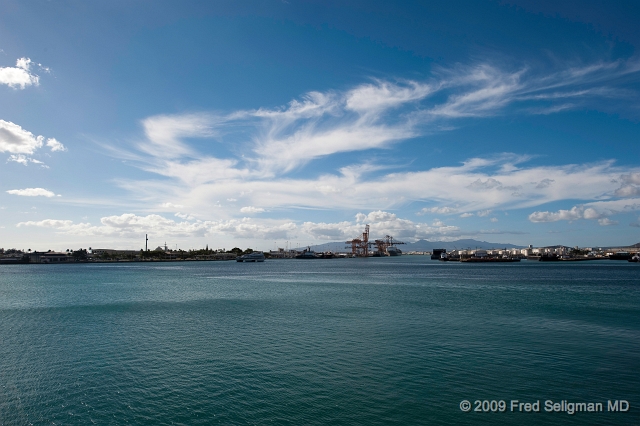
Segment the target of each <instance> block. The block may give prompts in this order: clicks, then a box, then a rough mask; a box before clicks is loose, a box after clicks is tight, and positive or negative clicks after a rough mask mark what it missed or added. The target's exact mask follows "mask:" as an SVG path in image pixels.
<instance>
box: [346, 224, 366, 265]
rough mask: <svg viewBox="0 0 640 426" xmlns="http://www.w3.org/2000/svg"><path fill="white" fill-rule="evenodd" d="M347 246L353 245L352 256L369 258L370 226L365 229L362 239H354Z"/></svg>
mask: <svg viewBox="0 0 640 426" xmlns="http://www.w3.org/2000/svg"><path fill="white" fill-rule="evenodd" d="M347 244H351V254H353V255H354V256H355V257H368V256H369V225H367V226H365V227H364V232H363V233H362V237H361V238H354V239H353V240H351V241H347Z"/></svg>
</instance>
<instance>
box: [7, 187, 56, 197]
mask: <svg viewBox="0 0 640 426" xmlns="http://www.w3.org/2000/svg"><path fill="white" fill-rule="evenodd" d="M6 192H7V194H12V195H21V196H23V197H55V196H56V194H55V193H53V192H51V191H49V190H47V189H44V188H25V189H11V190H9V191H6Z"/></svg>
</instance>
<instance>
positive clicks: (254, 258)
mask: <svg viewBox="0 0 640 426" xmlns="http://www.w3.org/2000/svg"><path fill="white" fill-rule="evenodd" d="M264 259H265V258H264V253H263V252H261V251H254V252H253V253H248V254H243V255H242V256H238V257H236V262H264Z"/></svg>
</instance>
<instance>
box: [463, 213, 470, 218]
mask: <svg viewBox="0 0 640 426" xmlns="http://www.w3.org/2000/svg"><path fill="white" fill-rule="evenodd" d="M471 216H473V213H462V214H461V215H460V217H462V218H464V217H471Z"/></svg>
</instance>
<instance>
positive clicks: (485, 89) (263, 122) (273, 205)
mask: <svg viewBox="0 0 640 426" xmlns="http://www.w3.org/2000/svg"><path fill="white" fill-rule="evenodd" d="M639 71H640V67H639V66H638V63H636V62H633V61H626V62H625V61H615V62H609V63H605V62H603V63H597V64H591V65H585V66H576V67H570V68H567V69H562V70H558V71H556V72H551V73H546V74H542V73H540V72H536V71H535V70H534V69H533V68H530V67H521V68H519V69H515V70H508V69H504V68H500V67H497V66H493V65H489V64H479V65H476V66H469V67H458V68H455V69H450V70H439V71H438V72H437V73H435V74H434V76H433V77H432V78H430V79H428V80H426V81H407V80H401V81H387V80H371V81H370V82H367V83H365V84H361V85H358V86H356V87H353V88H351V89H348V90H344V91H335V90H334V91H326V92H309V93H307V94H305V95H303V96H301V97H300V98H299V99H294V100H292V101H291V102H289V103H288V104H286V105H283V106H281V107H269V108H268V107H261V108H257V109H253V110H238V111H230V112H227V113H226V114H214V113H200V114H185V115H159V116H154V117H149V118H147V119H145V120H143V121H142V127H143V130H144V139H143V140H141V141H138V144H137V147H138V150H137V152H134V151H130V150H121V151H120V152H119V155H121V156H122V157H124V158H127V159H128V160H130V161H132V162H133V164H135V165H137V166H138V167H139V168H141V169H143V170H145V171H148V172H150V173H153V174H155V175H158V176H162V177H165V178H169V179H163V180H159V179H155V178H153V177H151V178H149V179H147V180H136V181H132V180H119V181H118V183H119V185H120V186H122V187H123V188H126V189H129V190H131V191H132V192H133V193H135V194H136V195H137V197H139V198H140V199H144V200H145V201H150V202H153V203H154V204H155V205H160V204H162V203H163V202H164V200H167V199H170V200H175V201H174V202H175V203H177V204H179V205H182V206H188V208H189V210H190V211H191V212H193V214H195V215H198V217H206V216H207V214H215V215H216V216H217V217H224V218H226V219H229V220H231V219H232V218H234V217H237V216H238V213H240V214H243V213H257V211H249V209H251V208H252V207H251V206H260V207H259V208H260V209H264V210H265V212H269V213H270V214H272V215H273V214H274V213H273V212H282V211H284V210H286V209H308V208H311V209H353V210H375V209H380V210H386V209H394V208H398V207H401V206H407V205H410V204H411V203H428V205H430V207H424V208H422V209H421V210H419V211H418V212H417V213H418V214H419V215H423V214H427V213H428V214H439V215H449V214H453V213H456V214H457V215H459V216H461V217H470V216H476V217H485V216H487V215H489V214H490V213H491V211H493V210H497V209H502V210H506V209H519V208H531V207H535V206H540V205H543V204H545V203H549V202H553V201H559V200H567V199H578V200H585V202H590V201H594V200H611V199H614V198H620V197H627V198H629V197H634V196H637V191H638V186H637V183H634V182H635V180H634V179H635V177H634V176H635V173H638V170H637V169H634V168H631V167H626V168H623V167H616V166H615V164H614V163H613V162H600V163H596V164H569V165H559V166H558V165H556V166H529V165H527V162H528V161H529V160H530V158H528V157H525V156H517V155H514V154H503V155H499V156H494V157H492V158H471V159H468V160H467V161H465V162H464V163H463V164H461V165H453V166H449V167H435V168H430V169H427V170H418V171H413V172H404V171H401V172H388V173H386V174H385V173H384V171H385V170H384V169H385V168H384V167H380V166H379V165H377V164H374V163H371V162H367V161H362V162H358V163H355V164H350V165H348V166H343V167H341V168H339V169H338V170H327V171H326V172H325V173H324V174H322V175H319V176H318V175H316V176H313V177H309V178H299V177H293V176H294V173H292V171H294V170H296V169H300V168H302V167H304V166H305V165H306V164H308V163H309V162H312V161H314V160H316V159H319V158H324V157H331V156H337V155H341V154H344V153H355V152H359V151H366V150H372V149H384V148H387V147H389V146H391V145H393V144H398V143H402V142H403V141H406V140H408V139H411V138H416V137H422V136H425V135H428V134H430V133H433V132H437V131H441V130H440V129H443V128H448V127H451V125H452V124H453V123H455V122H456V120H460V119H463V118H470V117H476V118H479V117H488V116H489V117H490V116H496V115H501V114H536V113H539V111H540V110H541V109H546V113H557V112H559V111H562V110H565V109H568V108H573V107H575V108H579V107H583V106H584V105H586V104H589V103H590V104H591V105H593V106H594V107H598V106H599V105H600V104H601V103H602V102H601V101H602V100H605V99H609V98H612V97H615V98H616V99H618V100H620V99H627V100H628V99H631V98H633V96H632V95H633V94H634V93H635V92H633V90H632V89H626V88H625V87H624V84H623V83H620V81H621V80H624V81H627V80H631V81H636V80H637V79H638V77H639V76H640V74H639ZM568 100H570V101H568ZM594 101H598V103H595V102H594ZM569 104H571V105H573V106H570V105H569ZM553 108H556V111H555V112H554V111H553ZM536 109H537V110H536ZM194 138H200V139H207V140H209V141H213V144H208V149H206V150H203V149H202V148H198V146H199V145H200V146H202V145H203V144H196V143H194V142H193V139H194ZM218 143H221V144H218ZM341 158H342V157H341ZM385 167H387V168H388V165H387V166H385ZM623 175H624V176H629V178H628V179H627V180H624V179H623V178H621V176H623ZM433 182H446V183H447V184H446V185H433V184H432V183H433ZM240 206H245V207H244V210H245V211H243V210H242V209H239V207H240ZM543 213H545V212H535V215H534V216H532V217H533V218H534V219H535V220H538V221H543V220H546V221H548V220H555V218H556V217H564V216H566V214H565V213H558V212H555V213H557V214H558V215H559V216H557V215H554V212H546V213H547V214H543ZM582 214H584V212H582ZM601 218H602V217H601ZM558 220H564V219H558ZM332 226H335V225H332ZM327 232H328V231H327Z"/></svg>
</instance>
